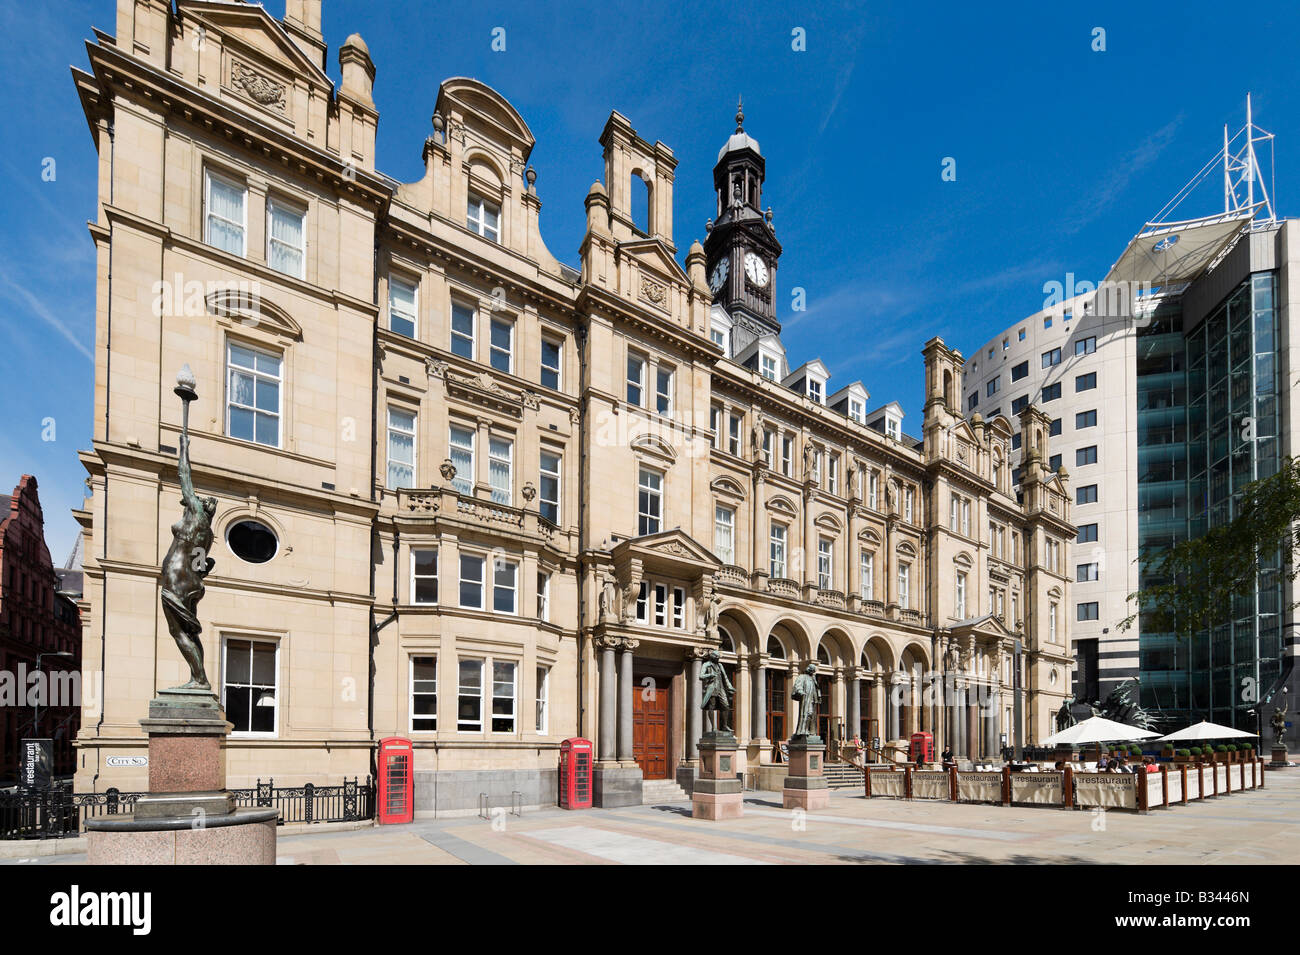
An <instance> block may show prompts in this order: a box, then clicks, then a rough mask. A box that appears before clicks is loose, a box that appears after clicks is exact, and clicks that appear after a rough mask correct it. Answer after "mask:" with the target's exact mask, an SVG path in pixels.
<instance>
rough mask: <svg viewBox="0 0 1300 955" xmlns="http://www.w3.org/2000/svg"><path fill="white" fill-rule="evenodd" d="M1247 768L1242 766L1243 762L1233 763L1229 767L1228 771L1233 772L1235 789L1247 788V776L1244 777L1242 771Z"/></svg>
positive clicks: (1233, 786)
mask: <svg viewBox="0 0 1300 955" xmlns="http://www.w3.org/2000/svg"><path fill="white" fill-rule="evenodd" d="M1245 768H1246V767H1244V766H1242V765H1241V763H1233V764H1232V765H1231V766H1229V767H1228V772H1230V773H1231V774H1232V788H1233V789H1245V788H1246V780H1245V778H1244V777H1243V775H1242V772H1241V771H1242V770H1243V769H1245Z"/></svg>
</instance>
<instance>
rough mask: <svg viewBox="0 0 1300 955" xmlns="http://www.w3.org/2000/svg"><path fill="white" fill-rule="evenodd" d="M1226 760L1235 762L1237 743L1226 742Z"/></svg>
mask: <svg viewBox="0 0 1300 955" xmlns="http://www.w3.org/2000/svg"><path fill="white" fill-rule="evenodd" d="M1228 762H1230V763H1235V762H1237V744H1236V743H1229V744H1228Z"/></svg>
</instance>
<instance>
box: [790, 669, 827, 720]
mask: <svg viewBox="0 0 1300 955" xmlns="http://www.w3.org/2000/svg"><path fill="white" fill-rule="evenodd" d="M816 673H817V664H815V663H810V664H808V666H807V668H806V669H805V670H804V672H803V673H800V674H799V675H798V676H797V677H795V678H794V687H793V688H792V689H791V690H790V695H791V696H792V697H794V698H795V699H796V700H798V701H799V720H798V722H797V723H796V724H795V728H794V736H793V737H791V738H792V739H794V738H797V737H801V736H816V735H817V704H818V703H820V702H821V691H820V690H818V689H817V679H816Z"/></svg>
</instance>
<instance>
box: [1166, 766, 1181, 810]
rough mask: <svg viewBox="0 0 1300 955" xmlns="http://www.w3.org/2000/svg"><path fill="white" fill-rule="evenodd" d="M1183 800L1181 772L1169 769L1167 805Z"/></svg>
mask: <svg viewBox="0 0 1300 955" xmlns="http://www.w3.org/2000/svg"><path fill="white" fill-rule="evenodd" d="M1182 801H1183V774H1182V773H1180V772H1178V771H1176V770H1171V771H1170V773H1169V805H1171V806H1172V805H1173V804H1174V803H1176V802H1182Z"/></svg>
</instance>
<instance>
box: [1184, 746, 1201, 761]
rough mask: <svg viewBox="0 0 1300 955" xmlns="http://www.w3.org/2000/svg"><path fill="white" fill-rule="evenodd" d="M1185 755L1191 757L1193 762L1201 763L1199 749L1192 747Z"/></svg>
mask: <svg viewBox="0 0 1300 955" xmlns="http://www.w3.org/2000/svg"><path fill="white" fill-rule="evenodd" d="M1187 755H1188V756H1190V757H1192V761H1193V762H1197V763H1199V762H1201V747H1199V746H1193V747H1192V748H1191V749H1189V750H1188V751H1187Z"/></svg>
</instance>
